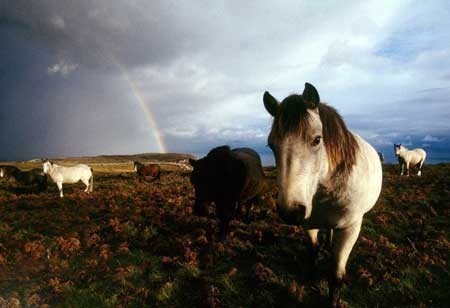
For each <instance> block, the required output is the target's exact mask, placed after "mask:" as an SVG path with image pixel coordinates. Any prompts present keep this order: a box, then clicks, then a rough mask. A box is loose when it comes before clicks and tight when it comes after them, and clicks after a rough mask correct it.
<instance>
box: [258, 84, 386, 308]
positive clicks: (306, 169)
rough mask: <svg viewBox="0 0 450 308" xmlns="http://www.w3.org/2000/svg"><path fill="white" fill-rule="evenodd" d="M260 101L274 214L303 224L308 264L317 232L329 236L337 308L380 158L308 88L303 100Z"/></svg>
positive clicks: (372, 198)
mask: <svg viewBox="0 0 450 308" xmlns="http://www.w3.org/2000/svg"><path fill="white" fill-rule="evenodd" d="M263 100H264V106H265V108H266V110H267V111H268V112H269V113H270V114H271V115H272V116H273V123H272V128H271V131H270V134H269V137H268V145H269V146H270V148H271V149H272V151H273V153H274V156H275V161H276V167H277V172H278V177H277V182H278V186H279V195H278V202H277V203H278V204H277V205H278V212H279V215H280V217H281V218H282V219H283V220H284V221H286V222H287V223H291V224H301V225H303V227H304V228H305V230H306V233H307V235H308V239H309V244H310V248H311V250H310V251H311V258H312V259H314V258H315V256H316V253H317V250H318V245H319V243H318V232H319V229H328V230H331V231H332V232H333V233H332V236H333V238H332V241H331V257H332V268H331V271H332V273H331V275H330V280H329V290H330V291H329V296H330V300H331V303H332V305H333V306H334V305H337V303H338V302H339V296H338V292H339V289H340V285H341V283H342V280H343V278H344V275H345V272H346V264H347V260H348V257H349V255H350V252H351V250H352V248H353V245H354V244H355V242H356V240H357V238H358V235H359V232H360V230H361V223H362V220H363V215H364V214H365V213H367V212H368V211H369V210H370V209H371V208H372V207H373V206H374V205H375V203H376V201H377V199H378V196H379V194H380V191H381V182H382V168H381V163H380V159H379V157H378V154H377V152H376V151H375V150H374V148H373V147H372V146H371V145H370V144H369V143H367V142H366V141H365V140H364V139H363V138H361V137H360V136H358V135H357V134H354V133H352V132H351V131H350V130H348V129H347V127H346V125H345V123H344V121H343V120H342V118H341V117H340V115H339V114H338V113H337V111H336V110H335V109H334V108H332V107H330V106H328V105H327V104H324V103H321V102H320V97H319V93H318V91H317V90H316V88H315V87H314V86H313V85H311V84H309V83H306V84H305V89H304V91H303V94H302V95H297V94H294V95H291V96H288V97H287V98H285V99H284V100H283V101H282V102H281V103H279V102H278V101H277V100H276V99H275V98H274V97H273V96H272V95H271V94H269V92H265V93H264V98H263ZM330 234H331V232H330Z"/></svg>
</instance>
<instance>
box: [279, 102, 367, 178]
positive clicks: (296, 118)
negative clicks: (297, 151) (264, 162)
mask: <svg viewBox="0 0 450 308" xmlns="http://www.w3.org/2000/svg"><path fill="white" fill-rule="evenodd" d="M318 108H319V115H320V120H321V122H322V125H323V142H324V144H325V148H326V150H327V154H328V162H329V165H330V169H331V171H332V173H333V174H349V173H350V172H351V170H352V167H353V165H354V164H355V162H356V153H357V151H358V143H357V141H356V139H355V137H354V136H353V134H352V133H351V132H350V131H349V130H348V129H347V126H346V125H345V123H344V120H343V119H342V117H341V116H340V115H339V114H338V112H337V111H336V109H334V108H333V107H331V106H328V105H327V104H324V103H319V107H318ZM308 128H309V114H308V104H307V103H305V102H304V101H303V97H302V96H301V95H295V94H294V95H291V96H288V97H287V98H285V99H284V100H283V102H282V103H281V104H280V108H279V111H278V114H277V116H276V117H275V119H274V122H273V127H272V130H273V132H274V133H275V137H280V136H283V135H286V134H290V133H297V134H300V136H301V137H302V138H303V139H305V138H306V136H307V134H306V132H307V130H308Z"/></svg>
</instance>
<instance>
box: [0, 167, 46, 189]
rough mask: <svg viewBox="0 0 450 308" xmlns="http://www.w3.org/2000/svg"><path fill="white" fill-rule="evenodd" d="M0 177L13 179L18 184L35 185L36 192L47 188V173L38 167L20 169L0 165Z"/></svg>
mask: <svg viewBox="0 0 450 308" xmlns="http://www.w3.org/2000/svg"><path fill="white" fill-rule="evenodd" d="M0 177H2V178H3V177H4V178H7V179H13V180H15V182H16V183H17V184H19V185H23V186H28V187H30V186H31V187H36V188H37V191H38V192H42V191H44V190H46V189H47V175H46V174H45V173H44V171H43V170H42V169H39V168H35V169H31V170H29V171H22V170H20V169H19V168H17V167H14V166H0Z"/></svg>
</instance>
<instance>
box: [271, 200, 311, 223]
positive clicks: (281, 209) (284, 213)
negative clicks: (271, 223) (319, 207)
mask: <svg viewBox="0 0 450 308" xmlns="http://www.w3.org/2000/svg"><path fill="white" fill-rule="evenodd" d="M277 211H278V215H280V218H281V219H282V220H283V221H284V222H285V223H287V224H291V225H299V224H302V223H303V222H304V221H305V215H306V206H304V205H301V204H296V205H293V206H290V207H286V206H280V205H279V204H277Z"/></svg>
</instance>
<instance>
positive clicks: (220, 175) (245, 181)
mask: <svg viewBox="0 0 450 308" xmlns="http://www.w3.org/2000/svg"><path fill="white" fill-rule="evenodd" d="M189 163H190V164H191V165H192V167H193V171H192V174H191V183H192V184H193V185H194V188H195V205H194V214H196V215H206V214H207V212H208V210H207V208H208V205H209V204H210V203H211V202H214V203H215V204H216V215H217V217H218V218H219V221H220V225H219V238H220V240H221V241H224V240H225V239H226V237H227V234H228V228H229V223H230V221H231V220H232V219H233V218H234V217H235V216H236V214H237V213H238V212H240V210H241V205H242V204H243V203H245V204H246V209H247V214H246V216H247V217H248V213H249V210H250V206H251V202H252V201H254V200H256V199H257V198H258V197H259V195H260V194H261V193H262V191H263V189H264V171H263V169H262V165H261V159H260V157H259V155H258V153H256V152H255V151H254V150H252V149H249V148H237V149H233V150H231V149H230V147H228V146H220V147H217V148H214V149H212V150H211V151H210V152H209V153H208V155H206V157H203V158H202V159H199V160H195V159H189Z"/></svg>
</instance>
